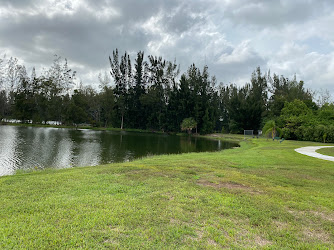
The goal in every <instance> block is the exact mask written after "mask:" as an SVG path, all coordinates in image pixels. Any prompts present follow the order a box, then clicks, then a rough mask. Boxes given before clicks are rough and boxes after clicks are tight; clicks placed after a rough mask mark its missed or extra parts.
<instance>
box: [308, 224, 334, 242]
mask: <svg viewBox="0 0 334 250" xmlns="http://www.w3.org/2000/svg"><path fill="white" fill-rule="evenodd" d="M303 235H305V236H306V237H307V238H308V239H309V240H311V241H313V240H314V239H317V240H319V241H321V242H324V243H330V242H331V239H330V235H329V234H328V233H326V232H324V231H322V230H312V229H311V228H306V229H304V231H303Z"/></svg>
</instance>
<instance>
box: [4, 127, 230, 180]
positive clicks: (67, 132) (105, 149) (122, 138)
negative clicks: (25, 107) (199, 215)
mask: <svg viewBox="0 0 334 250" xmlns="http://www.w3.org/2000/svg"><path fill="white" fill-rule="evenodd" d="M234 146H236V144H234V143H229V142H221V141H216V140H208V139H205V138H196V137H180V136H171V135H161V134H149V133H134V132H114V131H93V130H73V129H64V128H35V127H16V126H0V176H2V175H10V174H14V173H15V171H16V170H18V169H23V170H29V169H34V168H46V167H48V168H69V167H73V166H93V165H99V164H105V163H110V162H123V161H129V160H132V159H135V158H139V157H143V156H147V155H157V154H174V153H184V152H199V151H217V150H221V149H225V148H231V147H234Z"/></svg>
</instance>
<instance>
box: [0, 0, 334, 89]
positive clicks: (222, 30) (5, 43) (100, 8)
mask: <svg viewBox="0 0 334 250" xmlns="http://www.w3.org/2000/svg"><path fill="white" fill-rule="evenodd" d="M333 25H334V1H333V0H192V1H190V0H164V1H163V0H119V1H118V0H110V1H108V0H71V1H70V0H0V55H3V54H6V55H7V57H8V56H14V57H17V58H18V59H20V61H21V63H23V64H24V65H25V66H26V67H27V68H28V69H31V67H32V66H35V67H36V68H37V69H41V68H43V67H49V66H50V65H51V63H52V61H53V55H54V54H57V55H59V56H62V57H64V58H67V59H68V61H69V66H70V67H71V68H72V69H74V70H76V71H77V78H79V79H81V80H82V81H83V83H84V84H92V85H93V84H94V83H97V82H98V80H97V76H98V74H99V72H104V71H109V64H108V56H109V55H111V54H112V51H113V50H114V49H115V48H118V49H119V51H120V53H124V51H125V50H126V51H128V52H129V53H130V54H131V55H133V56H132V60H133V61H134V59H135V53H136V52H138V51H139V50H143V51H145V55H146V56H147V55H150V54H151V55H155V56H162V57H163V58H165V59H167V60H174V59H175V58H176V61H177V63H178V64H180V65H181V72H184V71H186V70H187V68H188V67H189V65H190V64H191V63H195V64H196V66H198V67H200V68H202V67H203V66H204V64H207V65H208V66H209V72H210V74H211V75H216V77H217V80H218V82H224V83H226V84H227V83H236V84H239V85H242V84H244V83H245V82H249V79H250V76H251V73H252V71H254V69H255V68H256V67H257V66H260V67H261V69H262V71H267V70H268V69H270V71H271V72H272V73H274V72H275V73H278V74H280V75H284V76H286V77H293V75H294V74H296V75H297V80H304V81H305V84H306V87H308V88H312V89H313V90H316V89H320V88H323V89H329V90H330V91H331V92H332V94H334V30H333ZM28 73H29V74H30V72H28Z"/></svg>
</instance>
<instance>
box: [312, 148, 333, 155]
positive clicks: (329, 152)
mask: <svg viewBox="0 0 334 250" xmlns="http://www.w3.org/2000/svg"><path fill="white" fill-rule="evenodd" d="M316 152H317V153H319V154H323V155H329V156H334V148H321V149H318V150H317V151H316Z"/></svg>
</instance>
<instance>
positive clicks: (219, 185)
mask: <svg viewBox="0 0 334 250" xmlns="http://www.w3.org/2000/svg"><path fill="white" fill-rule="evenodd" d="M197 184H198V185H200V186H204V187H213V188H215V189H221V188H225V189H229V190H236V191H246V192H248V193H252V194H259V193H262V192H261V191H258V190H255V189H254V188H252V187H250V186H246V185H244V184H240V183H235V182H219V183H214V182H210V181H208V180H205V179H200V180H198V181H197Z"/></svg>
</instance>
